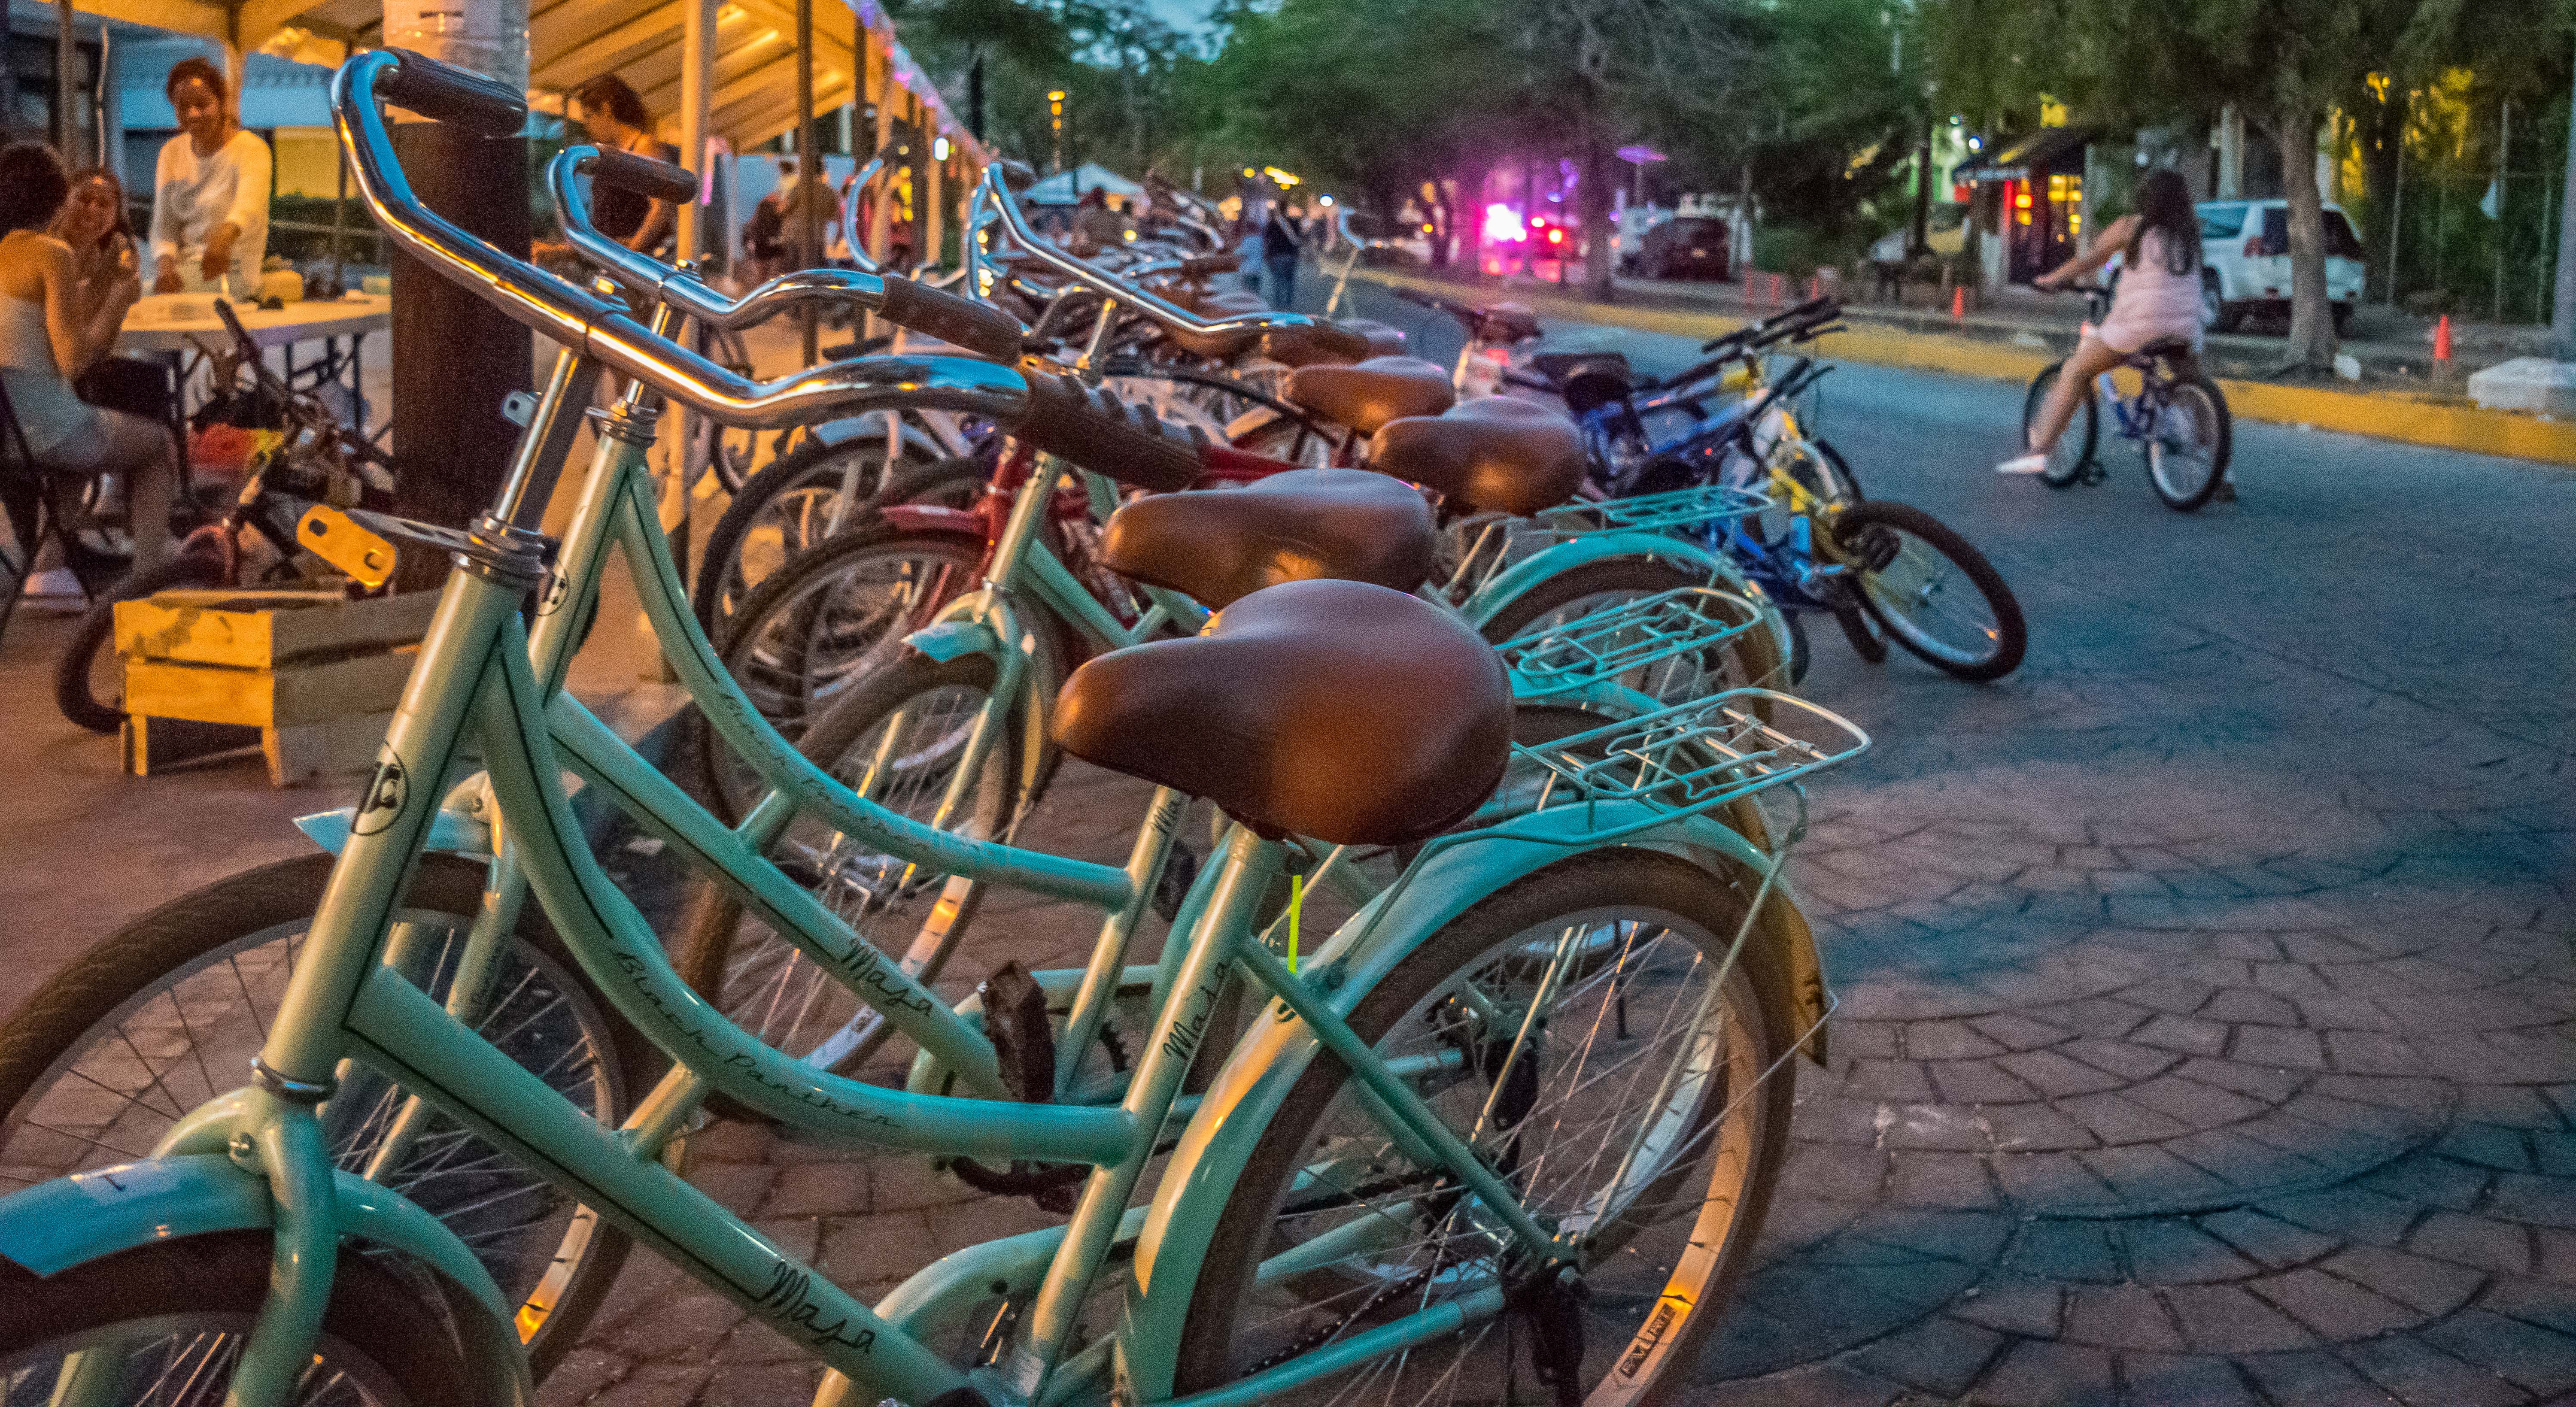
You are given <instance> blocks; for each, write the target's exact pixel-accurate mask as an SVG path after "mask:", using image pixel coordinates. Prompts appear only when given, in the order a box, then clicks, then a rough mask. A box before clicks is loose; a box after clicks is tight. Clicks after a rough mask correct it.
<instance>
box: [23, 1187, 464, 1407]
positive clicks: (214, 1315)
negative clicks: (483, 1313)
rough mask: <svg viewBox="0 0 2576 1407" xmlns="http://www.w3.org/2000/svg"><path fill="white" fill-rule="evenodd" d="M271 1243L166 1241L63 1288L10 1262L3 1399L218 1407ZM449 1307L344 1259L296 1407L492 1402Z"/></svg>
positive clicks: (252, 1234)
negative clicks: (450, 1320)
mask: <svg viewBox="0 0 2576 1407" xmlns="http://www.w3.org/2000/svg"><path fill="white" fill-rule="evenodd" d="M272 1239H273V1238H272V1237H271V1236H270V1235H269V1233H268V1232H266V1231H227V1232H220V1233H217V1234H214V1235H208V1236H188V1237H182V1238H180V1239H178V1240H174V1241H157V1242H153V1243H152V1244H149V1245H144V1246H138V1247H136V1248H134V1249H133V1250H130V1251H121V1252H119V1253H117V1254H115V1255H110V1256H102V1257H100V1258H99V1259H97V1260H94V1261H90V1262H89V1263H87V1264H85V1265H78V1266H74V1267H73V1268H71V1269H69V1270H66V1271H64V1272H63V1273H61V1274H60V1275H56V1276H54V1277H52V1278H50V1279H42V1278H39V1277H38V1276H37V1275H36V1274H35V1273H34V1272H33V1271H30V1270H26V1269H23V1268H21V1267H19V1266H17V1265H14V1264H11V1263H10V1262H8V1261H5V1260H0V1402H9V1403H22V1402H23V1403H39V1402H55V1401H78V1402H83V1403H97V1404H101V1407H106V1404H111V1403H112V1404H120V1407H216V1404H218V1403H220V1402H222V1401H223V1400H224V1396H225V1392H226V1390H227V1389H228V1388H229V1387H230V1386H231V1383H232V1376H233V1369H234V1366H235V1364H236V1362H237V1361H238V1358H239V1355H240V1353H241V1350H242V1344H243V1342H244V1341H245V1340H246V1338H247V1337H248V1335H249V1333H250V1327H251V1323H252V1321H253V1320H254V1319H255V1318H256V1317H257V1316H258V1314H259V1310H260V1306H261V1305H262V1304H263V1303H265V1302H266V1300H267V1298H268V1277H269V1259H270V1246H271V1243H272ZM423 1290H429V1291H430V1292H429V1293H426V1294H424V1293H422V1291H423ZM438 1298H439V1297H438V1296H437V1295H436V1293H435V1291H434V1289H431V1287H428V1286H423V1287H420V1288H419V1289H415V1288H414V1287H413V1286H412V1285H411V1284H409V1283H407V1280H406V1279H405V1278H404V1277H402V1276H399V1275H398V1274H397V1273H396V1272H395V1271H394V1270H392V1269H390V1268H386V1267H380V1266H378V1265H376V1264H374V1263H373V1261H372V1260H371V1258H369V1257H366V1256H360V1255H343V1256H342V1257H341V1258H340V1261H339V1264H338V1266H337V1267H336V1268H335V1269H334V1272H333V1274H332V1277H331V1301H330V1305H329V1307H328V1308H327V1309H326V1310H325V1311H324V1312H323V1316H322V1334H321V1337H320V1339H319V1340H318V1341H317V1342H316V1343H315V1344H314V1346H313V1355H314V1362H313V1363H312V1365H311V1366H310V1367H308V1368H307V1369H306V1370H305V1372H304V1375H303V1377H302V1378H301V1379H299V1380H298V1381H297V1382H296V1384H295V1386H294V1388H293V1389H292V1390H291V1391H290V1393H289V1400H290V1401H291V1402H293V1403H295V1404H297V1407H444V1404H449V1403H455V1404H459V1407H468V1405H469V1404H477V1403H484V1402H489V1401H490V1400H491V1399H489V1398H487V1397H486V1396H485V1395H484V1394H483V1393H481V1392H480V1391H478V1390H477V1389H478V1387H479V1383H480V1376H479V1375H478V1374H477V1373H476V1372H475V1371H474V1370H473V1368H472V1367H471V1366H470V1365H469V1364H468V1363H467V1362H466V1360H465V1356H464V1351H463V1349H462V1348H461V1347H460V1346H459V1344H458V1343H457V1341H456V1338H455V1336H454V1335H453V1334H451V1333H450V1332H449V1330H448V1329H447V1326H446V1323H445V1321H444V1316H445V1315H446V1314H447V1313H448V1307H447V1306H446V1305H445V1304H442V1303H439V1302H438ZM76 1354H77V1355H79V1356H80V1357H79V1360H78V1362H77V1365H75V1361H74V1358H73V1355H76ZM102 1370H104V1371H102ZM75 1376H77V1380H78V1381H77V1384H75V1381H74V1379H75Z"/></svg>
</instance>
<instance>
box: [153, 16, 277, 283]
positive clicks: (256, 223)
mask: <svg viewBox="0 0 2576 1407" xmlns="http://www.w3.org/2000/svg"><path fill="white" fill-rule="evenodd" d="M165 91H166V92H167V93H168V94H169V96H170V107H171V109H172V110H173V111H175V112H177V113H178V114H179V128H180V131H179V135H178V136H175V137H172V138H171V139H170V140H169V141H168V142H167V143H165V144H164V145H163V146H162V148H161V161H160V164H159V166H158V167H157V168H156V169H155V170H154V172H153V179H152V259H153V265H154V269H155V273H154V275H153V280H152V291H153V292H155V293H221V294H223V295H225V296H226V297H229V298H234V299H243V300H247V299H250V298H255V297H257V296H258V295H259V266H260V263H261V261H262V260H264V259H266V258H267V257H268V186H269V155H268V143H266V142H263V141H261V140H260V139H259V138H258V136H257V135H255V134H253V133H250V132H247V131H244V130H242V129H241V128H240V127H237V126H235V125H234V124H233V119H232V114H231V113H230V112H229V111H227V110H226V109H225V107H224V75H223V71H222V70H220V69H218V68H216V67H215V66H214V65H213V64H211V63H208V62H207V61H206V60H204V59H197V58H190V59H181V60H180V61H179V62H178V63H176V64H173V65H171V67H170V78H169V81H168V82H167V84H166V85H165Z"/></svg>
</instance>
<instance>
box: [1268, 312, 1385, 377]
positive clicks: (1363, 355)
mask: <svg viewBox="0 0 2576 1407" xmlns="http://www.w3.org/2000/svg"><path fill="white" fill-rule="evenodd" d="M1261 355H1263V356H1265V357H1268V358H1270V359H1271V360H1272V361H1275V362H1278V363H1280V364H1281V365H1283V366H1290V367H1299V366H1347V365H1349V364H1351V363H1353V362H1359V361H1365V360H1367V359H1368V358H1370V357H1397V356H1402V355H1404V330H1403V329H1402V328H1396V327H1389V326H1387V325H1386V324H1385V323H1382V322H1371V321H1369V320H1368V319H1366V318H1353V319H1351V320H1350V321H1347V322H1336V323H1330V324H1326V325H1323V326H1321V327H1314V328H1306V327H1284V328H1281V329H1280V330H1278V331H1277V332H1273V333H1270V334H1269V335H1267V336H1265V337H1263V338H1262V339H1261Z"/></svg>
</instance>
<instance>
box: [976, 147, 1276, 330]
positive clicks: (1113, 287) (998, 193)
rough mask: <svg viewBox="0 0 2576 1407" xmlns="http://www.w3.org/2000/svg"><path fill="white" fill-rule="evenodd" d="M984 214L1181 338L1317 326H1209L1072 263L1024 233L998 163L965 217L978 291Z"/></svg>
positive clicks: (1249, 319)
mask: <svg viewBox="0 0 2576 1407" xmlns="http://www.w3.org/2000/svg"><path fill="white" fill-rule="evenodd" d="M988 209H989V210H990V211H991V212H993V214H995V215H998V216H999V217H1000V219H1001V222H1002V226H1003V228H1005V229H1007V230H1009V231H1010V232H1011V239H1012V242H1013V243H1015V244H1017V245H1019V246H1020V247H1021V248H1022V249H1024V250H1026V251H1028V253H1029V254H1030V255H1031V256H1032V257H1034V258H1035V259H1036V260H1037V261H1038V262H1039V263H1042V264H1045V265H1046V266H1048V267H1049V268H1052V269H1054V270H1056V271H1057V272H1059V273H1062V274H1063V275H1065V276H1066V277H1067V278H1070V279H1072V280H1073V281H1074V282H1076V283H1079V284H1081V285H1083V286H1084V287H1086V288H1089V289H1091V290H1092V291H1093V292H1095V293H1098V294H1100V295H1101V296H1102V297H1104V298H1107V299H1109V300H1110V301H1112V302H1115V303H1120V304H1124V305H1125V306H1127V307H1130V308H1133V309H1135V310H1136V311H1138V312H1140V313H1143V314H1144V315H1145V316H1146V317H1149V318H1151V319H1153V320H1154V321H1156V322H1159V323H1162V324H1163V325H1164V326H1166V327H1177V328H1179V329H1181V330H1182V331H1184V332H1190V333H1196V334H1198V335H1199V336H1203V337H1206V336H1216V335H1221V334H1224V333H1228V332H1272V331H1277V330H1279V329H1281V328H1289V327H1313V326H1315V324H1316V320H1315V319H1314V318H1310V317H1308V316H1306V315H1305V314H1304V313H1237V314H1235V315H1233V316H1232V317H1223V318H1218V319H1215V320H1214V321H1208V320H1205V319H1202V318H1199V317H1196V316H1194V315H1192V314H1191V313H1190V312H1189V311H1188V310H1187V309H1184V308H1181V307H1179V306H1178V305H1176V304H1173V303H1170V302H1167V301H1165V300H1164V299H1162V298H1158V297H1156V296H1155V295H1153V294H1151V293H1148V292H1146V291H1144V290H1143V289H1141V288H1138V287H1136V286H1134V285H1133V284H1130V283H1128V282H1126V281H1125V280H1123V279H1121V278H1119V277H1118V276H1117V275H1115V274H1111V273H1108V272H1106V271H1104V270H1101V269H1099V268H1096V267H1094V266H1093V265H1092V264H1091V263H1090V262H1088V261H1087V260H1083V259H1077V258H1075V257H1074V256H1073V255H1072V254H1071V253H1070V252H1068V251H1067V250H1065V249H1064V248H1062V247H1061V246H1059V245H1057V244H1056V243H1055V241H1053V240H1050V239H1048V238H1046V237H1045V236H1043V235H1041V234H1039V233H1038V232H1037V231H1035V230H1033V229H1031V228H1030V227H1029V223H1028V220H1027V218H1026V217H1025V216H1023V215H1022V214H1021V213H1020V207H1019V202H1018V201H1017V200H1014V199H1013V198H1012V196H1011V192H1010V189H1009V188H1008V187H1007V186H1005V185H1004V184H1003V181H1002V164H1001V163H1000V162H995V163H993V164H992V165H990V166H987V167H985V168H984V179H983V180H981V181H979V182H977V183H976V186H975V203H974V206H973V208H972V209H971V210H969V211H968V213H967V216H966V231H967V258H968V260H969V262H970V264H972V265H974V266H975V277H976V287H977V289H978V291H980V290H981V289H982V287H983V271H982V268H981V265H982V263H983V258H984V256H983V253H982V251H981V249H980V247H979V245H978V243H977V238H976V237H977V236H978V235H979V234H980V233H981V231H982V229H983V226H984V223H985V219H984V215H985V212H986V211H987V210H988Z"/></svg>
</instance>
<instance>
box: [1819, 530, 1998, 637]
mask: <svg viewBox="0 0 2576 1407" xmlns="http://www.w3.org/2000/svg"><path fill="white" fill-rule="evenodd" d="M1819 526H1824V525H1822V524H1820V525H1819ZM1819 536H1822V537H1830V538H1831V539H1832V542H1831V545H1830V547H1828V549H1827V550H1828V551H1829V552H1830V554H1831V555H1832V556H1833V557H1834V558H1835V559H1837V560H1839V561H1841V562H1842V563H1843V564H1844V565H1845V566H1848V567H1849V568H1850V569H1851V573H1852V580H1853V584H1854V585H1855V586H1856V587H1857V588H1858V590H1857V592H1856V594H1857V595H1858V596H1859V598H1860V604H1861V609H1863V610H1865V611H1867V612H1869V615H1870V618H1871V619H1873V620H1875V621H1877V622H1878V624H1879V625H1880V626H1882V627H1884V628H1885V629H1886V631H1887V633H1888V635H1889V636H1890V637H1891V638H1892V639H1894V640H1895V641H1896V643H1897V644H1899V645H1902V646H1904V647H1905V648H1906V649H1907V650H1909V651H1911V652H1913V653H1914V654H1915V655H1917V656H1919V657H1920V658H1922V659H1923V660H1924V661H1925V662H1927V663H1929V664H1931V665H1932V666H1933V667H1934V668H1937V669H1939V670H1941V671H1942V672H1944V673H1946V674H1950V675H1954V676H1956V677H1958V678H1961V679H1975V680H1986V679H2000V678H2002V677H2003V676H2005V675H2007V674H2010V673H2012V672H2013V670H2014V669H2015V668H2017V667H2018V666H2019V665H2020V664H2021V657H2022V652H2023V650H2025V649H2026V648H2028V646H2029V643H2030V637H2029V631H2028V628H2027V627H2026V626H2025V625H2024V624H2023V622H2022V615H2021V603H2020V602H2019V601H2016V600H2014V599H2013V594H2012V588H2011V587H2009V586H2007V585H2005V584H2004V578H2003V573H2001V572H1998V571H1996V570H1995V567H1994V564H1993V563H1992V562H1989V561H1987V560H1986V555H1985V554H1984V553H1982V552H1979V551H1978V550H1977V549H1976V548H1975V547H1973V546H1971V545H1969V542H1968V540H1967V539H1966V538H1964V537H1961V536H1959V535H1958V534H1957V533H1955V532H1953V531H1951V530H1950V528H1949V527H1948V526H1946V525H1945V524H1943V523H1942V522H1941V521H1940V520H1939V519H1937V518H1935V517H1933V516H1932V515H1931V514H1929V513H1926V512H1924V511H1923V510H1922V509H1920V508H1915V507H1912V506H1910V505H1907V504H1903V503H1890V502H1888V501H1886V500H1885V499H1873V500H1871V501H1870V502H1868V503H1855V504H1853V505H1852V506H1851V507H1849V508H1847V509H1845V510H1843V511H1842V512H1841V513H1839V514H1837V515H1835V516H1834V517H1833V518H1832V519H1831V520H1830V527H1829V528H1828V529H1827V531H1826V532H1824V533H1821V534H1819Z"/></svg>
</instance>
